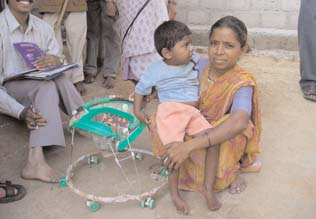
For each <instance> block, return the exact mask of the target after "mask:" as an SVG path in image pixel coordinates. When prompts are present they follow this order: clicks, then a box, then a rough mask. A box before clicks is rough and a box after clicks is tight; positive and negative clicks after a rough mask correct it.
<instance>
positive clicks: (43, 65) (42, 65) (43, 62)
mask: <svg viewBox="0 0 316 219" xmlns="http://www.w3.org/2000/svg"><path fill="white" fill-rule="evenodd" d="M61 64H62V63H61V61H60V58H59V57H58V56H55V55H45V56H41V57H39V58H38V59H37V60H36V62H35V63H34V66H35V68H36V69H38V70H44V69H50V68H55V67H57V66H60V65H61Z"/></svg>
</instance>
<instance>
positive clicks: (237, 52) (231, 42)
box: [208, 27, 244, 74]
mask: <svg viewBox="0 0 316 219" xmlns="http://www.w3.org/2000/svg"><path fill="white" fill-rule="evenodd" d="M243 52H244V49H242V48H241V47H240V42H239V41H238V39H237V37H236V34H235V32H234V31H233V30H232V29H230V28H228V27H219V28H216V29H214V30H213V33H212V35H211V37H210V45H209V47H208V56H209V59H210V62H211V66H212V67H213V68H214V70H215V72H216V73H218V74H223V73H225V72H227V71H229V70H231V69H232V68H234V66H235V65H236V62H237V61H238V59H239V58H240V56H241V55H242V54H243Z"/></svg>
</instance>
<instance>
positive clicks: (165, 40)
mask: <svg viewBox="0 0 316 219" xmlns="http://www.w3.org/2000/svg"><path fill="white" fill-rule="evenodd" d="M191 34H192V32H191V30H190V29H189V28H188V27H187V25H185V24H184V23H182V22H180V21H175V20H170V21H165V22H163V23H162V24H161V25H159V27H157V29H156V30H155V34H154V40H155V47H156V50H157V52H158V53H159V54H160V55H161V56H162V54H161V50H162V49H163V48H167V49H168V50H171V49H172V48H173V47H174V46H175V45H176V43H177V42H179V41H180V40H182V38H183V37H184V36H188V35H191ZM162 57H163V56H162Z"/></svg>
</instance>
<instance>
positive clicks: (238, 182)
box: [228, 173, 247, 194]
mask: <svg viewBox="0 0 316 219" xmlns="http://www.w3.org/2000/svg"><path fill="white" fill-rule="evenodd" d="M246 187H247V182H246V181H245V180H244V179H243V178H242V177H241V176H240V174H239V173H238V174H237V176H236V179H235V180H234V181H233V182H232V183H231V184H230V187H229V188H228V191H229V193H230V194H239V193H241V192H243V191H245V189H246Z"/></svg>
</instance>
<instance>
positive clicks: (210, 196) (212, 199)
mask: <svg viewBox="0 0 316 219" xmlns="http://www.w3.org/2000/svg"><path fill="white" fill-rule="evenodd" d="M201 193H202V195H203V196H204V198H205V199H206V203H207V207H208V209H209V210H211V211H217V210H218V209H220V208H221V206H222V204H221V203H220V202H219V201H218V199H217V197H216V194H215V192H214V191H213V189H212V188H211V189H210V190H207V189H206V188H203V189H202V192H201Z"/></svg>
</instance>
